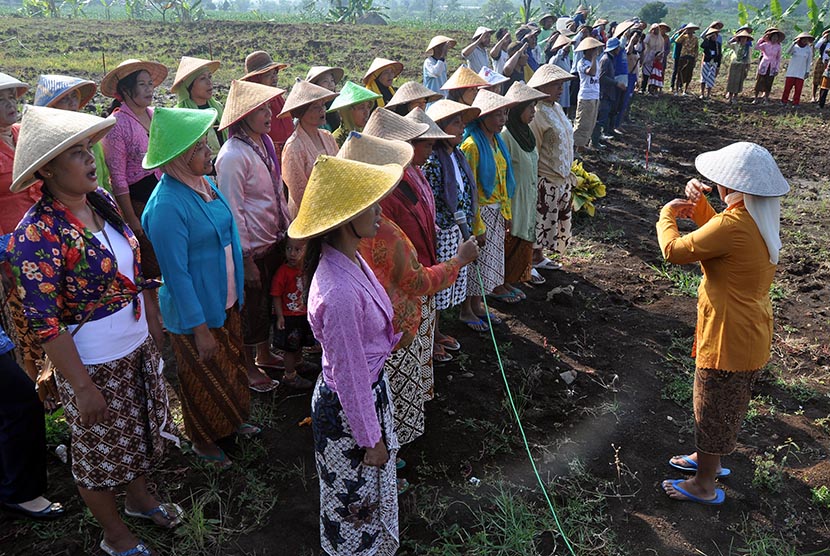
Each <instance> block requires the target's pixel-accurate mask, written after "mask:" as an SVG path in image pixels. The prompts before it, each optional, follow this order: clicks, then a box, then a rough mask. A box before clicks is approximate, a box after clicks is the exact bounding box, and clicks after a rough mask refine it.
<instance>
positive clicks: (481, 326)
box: [461, 319, 490, 332]
mask: <svg viewBox="0 0 830 556" xmlns="http://www.w3.org/2000/svg"><path fill="white" fill-rule="evenodd" d="M461 322H463V323H464V324H466V325H467V327H468V328H469V329H470V330H472V331H473V332H487V331H488V330H490V327H489V326H488V325H487V323H486V322H484V320H482V319H478V320H462V321H461Z"/></svg>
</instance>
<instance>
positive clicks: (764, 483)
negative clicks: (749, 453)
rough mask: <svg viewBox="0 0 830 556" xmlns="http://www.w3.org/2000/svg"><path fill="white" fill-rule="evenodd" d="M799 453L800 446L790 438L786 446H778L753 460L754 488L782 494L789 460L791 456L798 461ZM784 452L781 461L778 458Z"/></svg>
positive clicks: (785, 443)
mask: <svg viewBox="0 0 830 556" xmlns="http://www.w3.org/2000/svg"><path fill="white" fill-rule="evenodd" d="M799 451H800V448H799V447H798V445H797V444H796V443H795V442H793V440H792V438H788V439H787V440H786V442H784V444H781V445H780V446H777V447H776V448H775V449H774V450H772V451H769V450H768V451H766V452H764V454H763V455H760V456H755V457H754V458H752V461H753V463H754V464H755V471H754V473H753V475H752V486H754V487H758V488H763V489H766V490H768V491H770V492H774V493H779V492H781V491H782V490H783V488H784V478H785V477H786V473H785V471H784V468H785V467H786V465H787V460H788V459H789V457H790V456H791V455H792V456H794V457H795V458H796V459H798V455H797V454H798V452H799ZM782 452H783V455H782V456H781V457H780V459H779V458H778V457H777V456H778V454H780V453H782ZM776 460H777V461H776Z"/></svg>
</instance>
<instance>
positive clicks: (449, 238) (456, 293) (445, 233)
mask: <svg viewBox="0 0 830 556" xmlns="http://www.w3.org/2000/svg"><path fill="white" fill-rule="evenodd" d="M436 239H437V246H438V247H437V249H436V255H437V257H438V262H439V263H443V262H445V261H448V260H450V259H452V258H453V257H454V256H455V255H456V254H457V253H458V246H459V245H461V242H462V241H463V238H462V236H461V230H460V229H459V228H458V226H453V227H452V228H448V229H446V230H440V229H439V230H438V234H437V237H436ZM466 298H467V267H466V266H464V267H462V268H461V270H460V271H459V272H458V278H456V279H455V282H453V284H452V285H451V286H450V287H449V288H447V289H445V290H441V291H440V292H438V293H436V294H435V307H436V309H438V310H439V311H443V310H444V309H449V308H450V307H455V306H456V305H460V304H461V303H462V302H463V301H464V300H465V299H466Z"/></svg>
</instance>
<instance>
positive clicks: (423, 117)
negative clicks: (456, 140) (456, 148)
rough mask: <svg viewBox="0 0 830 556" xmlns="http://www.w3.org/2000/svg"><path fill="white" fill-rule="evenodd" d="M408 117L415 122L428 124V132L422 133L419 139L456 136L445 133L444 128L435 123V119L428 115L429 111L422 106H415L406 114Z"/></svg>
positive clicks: (443, 139)
mask: <svg viewBox="0 0 830 556" xmlns="http://www.w3.org/2000/svg"><path fill="white" fill-rule="evenodd" d="M406 119H407V120H412V121H413V122H416V123H419V124H427V125H428V126H429V129H427V131H426V133H424V134H423V135H420V136H419V137H418V140H427V139H435V140H436V141H445V140H447V139H452V138H453V137H455V136H454V135H448V134H446V133H444V130H443V129H441V128H440V127H439V126H438V124H436V123H435V120H433V119H432V118H430V117H429V116H427V113H426V112H424V110H423V109H422V108H413V109H412V111H410V112H409V114H407V115H406Z"/></svg>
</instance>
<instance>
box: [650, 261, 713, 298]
mask: <svg viewBox="0 0 830 556" xmlns="http://www.w3.org/2000/svg"><path fill="white" fill-rule="evenodd" d="M647 266H648V267H649V268H650V269H651V270H653V271H654V272H656V273H657V274H658V275H659V276H660V277H661V278H663V279H665V280H668V281H669V282H671V283H672V286H674V288H675V289H676V290H677V292H678V293H680V294H681V295H686V296H689V297H697V289H698V287H699V286H700V280H701V278H702V276H701V275H700V274H699V273H695V272H689V271H688V270H684V269H683V267H682V266H679V265H674V264H671V263H667V262H666V261H662V262H661V263H660V266H659V267H658V266H656V265H653V264H649V265H647Z"/></svg>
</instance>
